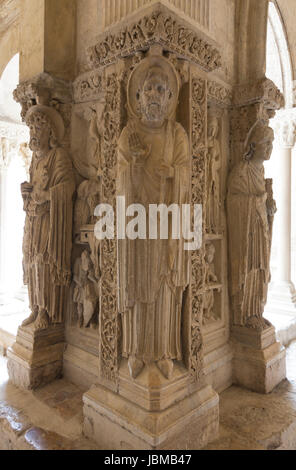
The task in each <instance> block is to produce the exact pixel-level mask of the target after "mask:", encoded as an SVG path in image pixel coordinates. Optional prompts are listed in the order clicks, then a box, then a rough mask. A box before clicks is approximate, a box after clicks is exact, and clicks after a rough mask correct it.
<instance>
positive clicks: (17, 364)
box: [7, 325, 64, 389]
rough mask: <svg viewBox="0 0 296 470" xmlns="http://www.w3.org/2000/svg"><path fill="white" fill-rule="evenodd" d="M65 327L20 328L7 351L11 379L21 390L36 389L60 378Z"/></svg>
mask: <svg viewBox="0 0 296 470" xmlns="http://www.w3.org/2000/svg"><path fill="white" fill-rule="evenodd" d="M63 352H64V326H63V325H56V326H51V327H49V328H47V329H46V330H41V331H34V327H33V326H32V325H30V326H27V327H19V329H18V333H17V337H16V341H15V343H14V344H13V345H12V347H11V348H8V350H7V357H8V362H7V367H8V373H9V378H10V380H11V381H12V382H13V383H14V384H15V385H16V386H18V387H20V388H23V389H36V388H38V387H40V386H42V385H45V384H47V383H49V382H52V381H53V380H55V379H56V378H59V377H61V375H62V369H63Z"/></svg>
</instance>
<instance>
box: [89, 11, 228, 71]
mask: <svg viewBox="0 0 296 470" xmlns="http://www.w3.org/2000/svg"><path fill="white" fill-rule="evenodd" d="M126 21H127V20H126V19H125V20H124V25H123V24H122V23H119V24H118V25H116V26H114V27H112V28H110V29H109V30H108V32H106V33H104V34H102V35H101V36H100V37H99V40H98V42H97V43H96V44H95V45H93V46H92V47H90V48H88V50H87V54H88V60H89V64H90V66H91V67H92V68H94V67H99V66H102V65H107V64H110V63H113V62H115V61H116V60H117V59H118V58H119V57H127V56H129V55H132V54H134V53H136V52H138V51H143V50H147V49H149V47H150V46H151V45H153V44H161V45H162V46H163V47H164V48H165V49H167V51H170V52H173V53H176V54H177V55H178V56H180V57H184V58H187V59H189V60H192V61H193V62H195V63H196V64H198V65H199V66H200V67H202V68H203V69H204V70H206V71H212V70H215V69H217V68H218V67H220V66H221V55H220V52H219V50H218V49H217V48H216V47H215V45H213V44H212V43H211V42H210V40H209V39H208V38H206V37H205V36H202V35H201V33H198V32H197V31H195V30H194V29H193V27H192V25H189V23H187V22H186V21H184V20H181V19H180V18H179V17H178V16H177V15H176V14H175V13H173V12H172V11H171V10H170V9H168V8H166V7H165V6H162V5H157V7H153V8H152V7H149V8H147V13H146V15H145V16H143V13H141V15H139V13H137V14H135V15H134V16H133V17H132V18H131V19H130V20H129V23H128V24H126Z"/></svg>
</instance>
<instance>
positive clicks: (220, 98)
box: [208, 80, 232, 107]
mask: <svg viewBox="0 0 296 470" xmlns="http://www.w3.org/2000/svg"><path fill="white" fill-rule="evenodd" d="M208 100H209V101H210V102H214V103H217V104H218V105H220V106H225V107H226V106H230V105H231V103H232V92H231V90H230V89H229V88H226V87H225V86H223V85H221V84H220V83H218V82H215V81H213V80H209V81H208Z"/></svg>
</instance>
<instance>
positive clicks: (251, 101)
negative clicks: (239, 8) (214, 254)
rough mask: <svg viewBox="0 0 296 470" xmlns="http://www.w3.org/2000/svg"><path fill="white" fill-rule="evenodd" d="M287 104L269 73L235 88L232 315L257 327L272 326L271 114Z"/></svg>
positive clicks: (230, 226) (229, 209) (230, 196)
mask: <svg viewBox="0 0 296 470" xmlns="http://www.w3.org/2000/svg"><path fill="white" fill-rule="evenodd" d="M283 105H284V99H283V96H282V94H281V93H280V91H279V90H278V89H277V88H276V87H275V85H274V84H273V82H271V81H270V80H268V79H263V80H261V81H259V82H257V83H254V84H253V85H251V86H239V87H237V88H236V90H235V92H234V100H233V108H232V115H231V168H232V171H231V173H230V176H229V181H228V198H227V217H228V238H229V251H230V254H229V267H230V270H229V274H230V278H231V289H230V292H231V302H232V319H233V320H232V321H233V324H234V325H238V326H248V327H250V328H255V329H257V330H262V329H264V328H266V326H269V324H268V322H266V321H265V320H264V319H263V317H262V315H263V310H264V305H265V303H266V297H267V288H268V283H269V281H270V273H269V262H270V248H271V235H272V221H273V216H274V213H275V211H276V206H275V202H274V200H273V196H272V182H271V181H265V179H264V167H263V162H264V160H266V159H268V158H269V157H270V154H271V151H272V142H273V132H272V130H271V129H270V128H268V122H269V119H271V118H272V117H273V116H274V115H275V111H276V110H277V109H280V108H281V107H282V106H283ZM238 218H239V220H238ZM251 227H252V228H251ZM238 228H239V229H238ZM250 231H252V232H253V235H252V237H249V235H248V234H249V233H250Z"/></svg>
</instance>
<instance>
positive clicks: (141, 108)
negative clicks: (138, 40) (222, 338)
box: [118, 55, 190, 379]
mask: <svg viewBox="0 0 296 470" xmlns="http://www.w3.org/2000/svg"><path fill="white" fill-rule="evenodd" d="M178 95H179V81H178V76H177V74H176V71H175V69H174V67H173V66H172V65H171V63H170V62H169V61H168V60H166V59H165V58H164V57H162V56H160V55H150V56H148V57H147V58H146V59H144V60H143V61H142V62H140V63H139V64H138V66H137V67H136V68H135V69H134V71H133V73H132V75H131V77H130V80H129V84H128V110H129V121H128V124H127V126H126V127H125V128H124V129H123V131H122V134H121V137H120V140H119V145H118V148H119V150H118V195H120V196H124V197H125V201H126V205H127V206H129V205H130V204H141V205H142V206H144V207H145V209H146V214H147V215H146V217H147V219H146V220H147V227H148V222H149V217H148V212H149V205H150V204H156V205H159V204H165V205H166V206H170V205H171V204H178V207H179V208H182V204H185V203H188V201H189V190H190V158H189V142H188V137H187V134H186V132H185V130H184V129H183V127H182V126H181V125H180V124H178V123H177V122H176V120H175V113H176V107H177V104H178ZM171 225H172V218H171V214H170V216H169V228H170V229H171ZM169 232H170V233H169V237H168V239H160V237H159V231H158V236H157V239H148V238H149V237H148V236H147V239H141V238H140V237H139V238H137V239H136V240H130V239H126V240H119V241H118V248H119V311H120V313H121V317H122V330H123V345H122V354H123V356H124V357H126V358H128V365H129V370H130V373H131V376H132V377H134V378H135V377H137V375H138V374H139V373H140V372H141V371H142V369H143V368H144V366H145V364H151V363H156V365H157V366H158V368H159V369H160V371H161V372H162V374H163V375H164V376H165V377H166V378H168V379H169V378H170V377H171V376H172V373H173V368H174V362H173V361H174V360H181V359H182V348H181V324H182V302H183V294H184V291H185V289H186V287H187V286H188V284H189V274H188V273H189V269H188V252H187V251H184V243H183V240H182V239H181V238H180V239H179V240H176V239H172V234H171V231H170V230H169ZM143 238H144V237H143Z"/></svg>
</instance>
